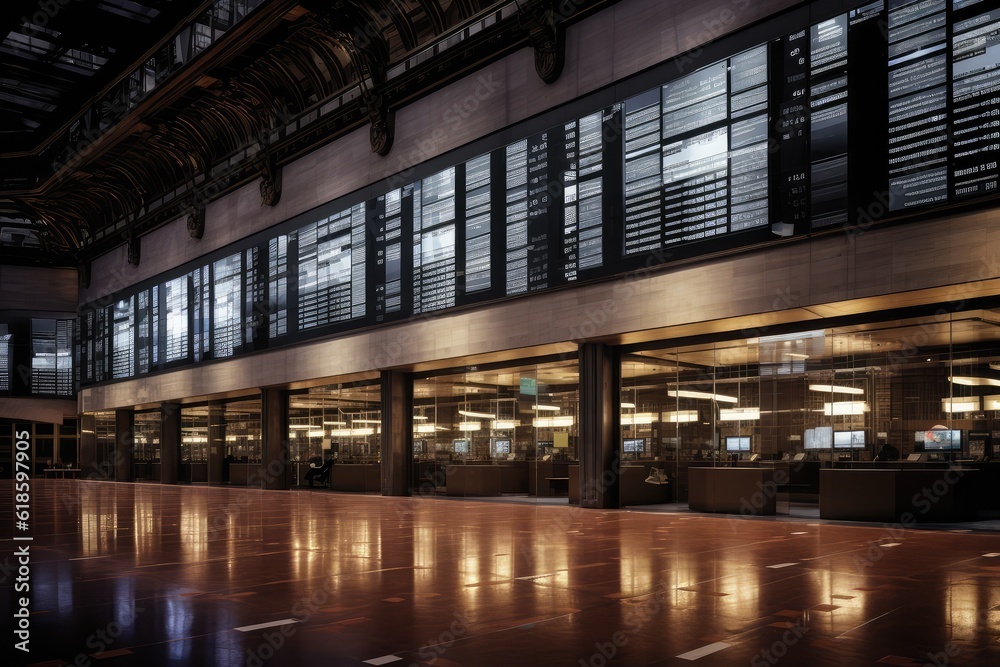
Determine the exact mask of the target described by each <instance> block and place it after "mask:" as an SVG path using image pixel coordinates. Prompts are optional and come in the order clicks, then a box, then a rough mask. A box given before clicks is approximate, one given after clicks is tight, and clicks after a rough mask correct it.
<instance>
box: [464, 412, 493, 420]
mask: <svg viewBox="0 0 1000 667" xmlns="http://www.w3.org/2000/svg"><path fill="white" fill-rule="evenodd" d="M458 414H460V415H462V416H463V417H475V418H476V419H496V418H497V416H496V415H494V414H490V413H489V412H472V411H470V410H459V411H458Z"/></svg>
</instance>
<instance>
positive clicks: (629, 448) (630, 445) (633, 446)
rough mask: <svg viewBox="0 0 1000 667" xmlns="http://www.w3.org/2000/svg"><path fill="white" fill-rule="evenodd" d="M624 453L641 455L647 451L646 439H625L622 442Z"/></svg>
mask: <svg viewBox="0 0 1000 667" xmlns="http://www.w3.org/2000/svg"><path fill="white" fill-rule="evenodd" d="M622 451H623V452H625V453H626V454H641V453H643V452H644V451H646V439H645V438H625V439H624V440H622Z"/></svg>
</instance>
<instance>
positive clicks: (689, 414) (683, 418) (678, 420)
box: [661, 410, 698, 424]
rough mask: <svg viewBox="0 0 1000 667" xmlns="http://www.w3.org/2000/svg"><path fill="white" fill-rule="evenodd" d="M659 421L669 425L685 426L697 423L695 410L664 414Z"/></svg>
mask: <svg viewBox="0 0 1000 667" xmlns="http://www.w3.org/2000/svg"><path fill="white" fill-rule="evenodd" d="M661 421H665V422H667V423H670V424H686V423H689V422H696V421H698V411H697V410H679V411H677V412H664V413H663V415H662V417H661Z"/></svg>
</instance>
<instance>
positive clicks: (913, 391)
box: [619, 310, 1000, 505]
mask: <svg viewBox="0 0 1000 667" xmlns="http://www.w3.org/2000/svg"><path fill="white" fill-rule="evenodd" d="M997 323H1000V317H997V315H996V314H995V313H994V312H993V311H990V310H972V311H965V312H955V313H939V314H937V315H934V316H930V317H926V318H915V319H911V320H905V321H892V322H882V323H874V324H867V325H859V326H854V327H842V328H825V329H822V328H816V329H811V330H806V331H799V332H791V333H781V334H777V333H774V334H772V333H769V332H767V331H755V332H753V334H754V335H752V336H749V337H741V338H738V339H733V340H729V341H721V342H713V343H706V344H700V345H698V344H696V345H687V346H683V347H669V346H663V347H660V348H656V349H650V350H641V351H636V352H632V353H629V354H626V355H623V360H622V395H621V433H620V443H619V447H620V449H619V452H620V457H621V460H622V466H623V474H622V491H621V493H622V503H623V504H625V505H628V504H653V503H655V502H681V503H684V502H686V501H687V497H688V492H689V488H688V483H687V479H688V470H689V469H690V468H691V467H692V466H777V465H780V464H781V463H784V464H786V465H787V464H794V465H789V466H788V470H789V477H788V478H787V479H785V480H784V482H787V483H783V484H782V485H781V486H780V487H779V488H780V490H781V492H782V494H787V495H783V496H781V498H782V499H787V500H788V502H790V503H792V504H795V503H807V504H808V503H815V502H816V501H817V494H818V491H819V489H818V483H819V481H818V480H819V475H818V470H819V469H820V468H822V467H838V466H839V467H844V466H849V467H856V466H864V465H886V464H891V465H898V464H899V463H900V461H901V460H904V461H905V460H910V461H905V462H912V463H930V464H934V463H937V464H941V465H946V464H949V463H955V462H957V461H963V460H984V459H989V458H990V457H992V456H993V452H994V450H995V449H998V448H994V447H993V446H992V433H993V430H994V428H998V430H1000V327H998V325H997ZM631 469H638V470H631ZM639 470H641V473H642V474H641V475H640V474H639ZM658 471H662V472H658ZM640 477H641V478H642V479H639V478H640ZM637 480H638V481H637ZM654 486H661V487H663V488H662V489H659V490H656V489H654V488H652V487H654ZM633 501H634V502H633Z"/></svg>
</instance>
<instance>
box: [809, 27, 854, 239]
mask: <svg viewBox="0 0 1000 667" xmlns="http://www.w3.org/2000/svg"><path fill="white" fill-rule="evenodd" d="M809 62H810V70H809V109H810V134H809V142H810V155H809V158H810V173H809V185H810V190H809V192H810V199H809V206H810V215H811V219H812V226H813V228H819V227H829V226H831V225H844V224H846V223H847V177H848V171H847V142H848V136H847V124H848V123H847V14H841V15H840V16H837V17H834V18H832V19H829V20H827V21H822V22H820V23H817V24H816V25H813V26H812V27H811V28H810V47H809Z"/></svg>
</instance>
